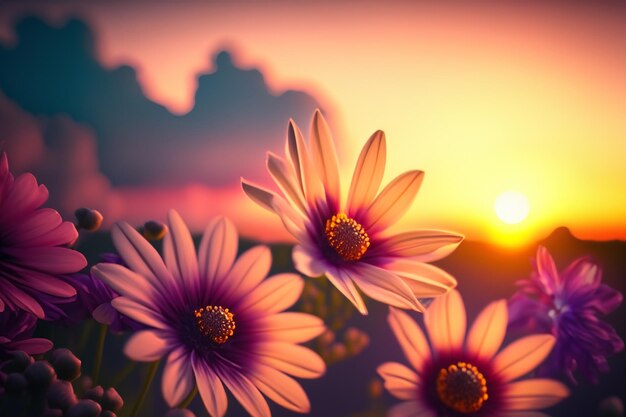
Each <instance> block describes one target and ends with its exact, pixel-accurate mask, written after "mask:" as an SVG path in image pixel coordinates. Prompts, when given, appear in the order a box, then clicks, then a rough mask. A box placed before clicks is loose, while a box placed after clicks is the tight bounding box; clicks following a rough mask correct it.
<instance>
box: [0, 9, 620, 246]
mask: <svg viewBox="0 0 626 417" xmlns="http://www.w3.org/2000/svg"><path fill="white" fill-rule="evenodd" d="M337 3H339V4H337ZM502 3H504V2H500V3H498V4H496V3H487V2H472V3H471V4H468V3H467V2H446V3H445V5H443V4H439V3H438V2H424V3H420V4H419V5H413V4H410V3H409V2H404V3H403V2H398V3H385V6H384V7H383V6H382V3H360V2H356V1H350V2H324V3H322V2H272V3H269V4H268V3H265V2H263V3H256V2H242V3H240V2H216V3H213V2H211V3H199V2H198V3H191V2H190V3H185V2H183V3H180V2H173V3H164V2H163V3H157V4H156V5H154V4H152V3H142V2H139V3H132V4H129V3H127V2H113V3H104V2H102V3H101V2H89V3H82V2H78V3H71V2H68V3H60V4H57V5H54V6H47V5H44V4H41V3H35V4H34V5H32V6H28V5H26V6H18V5H13V6H12V8H11V9H8V8H7V9H5V11H7V13H5V14H4V16H5V17H4V18H2V19H3V20H0V23H4V24H0V27H3V28H5V29H6V27H8V25H7V22H8V21H10V19H11V16H14V15H16V14H19V13H20V12H21V11H24V10H38V11H40V10H42V8H44V9H48V10H47V13H48V14H52V15H53V16H56V17H57V18H58V19H60V20H59V21H61V20H62V19H64V18H65V17H67V16H68V15H71V14H78V15H79V16H81V17H83V18H87V20H88V21H89V22H90V23H91V24H92V25H94V27H95V30H96V32H97V33H98V35H99V45H100V54H101V56H102V59H103V60H104V62H105V63H107V64H108V65H110V66H116V65H119V64H121V63H131V64H132V65H134V66H137V67H138V76H139V78H140V81H141V82H142V84H143V86H144V89H145V91H146V94H147V95H148V96H149V97H151V98H152V99H153V100H155V101H158V102H161V103H163V104H165V105H167V106H168V107H169V108H170V109H171V110H172V111H176V112H179V113H180V112H185V111H187V110H189V109H190V107H191V106H192V105H193V102H192V100H193V92H194V90H195V75H196V74H197V73H199V72H206V71H207V69H209V62H210V59H209V58H210V56H211V55H212V53H213V52H214V51H215V50H216V49H217V48H219V47H222V46H224V45H229V46H230V47H233V48H235V50H236V52H237V53H236V60H237V63H238V64H239V65H243V66H246V67H257V68H260V69H261V70H262V71H263V72H264V74H266V76H267V77H268V81H269V84H270V85H271V87H272V88H273V89H274V90H275V91H282V90H284V89H287V88H300V89H305V90H306V91H309V92H311V93H313V94H315V95H316V97H318V98H319V99H320V101H321V102H322V103H325V105H326V106H327V108H329V109H330V110H331V111H332V112H333V113H334V114H335V115H336V120H339V122H340V125H341V138H338V139H340V140H341V141H343V145H344V146H343V149H344V151H343V152H342V154H341V155H340V161H342V162H343V175H344V178H345V181H344V184H345V187H346V188H347V180H348V179H349V178H350V173H351V170H352V168H353V166H354V162H355V160H356V157H357V154H358V151H359V148H360V146H361V145H362V144H363V143H364V142H365V140H366V139H367V138H368V137H369V135H370V134H371V133H372V132H373V131H374V130H376V129H382V130H384V131H385V132H386V134H387V139H388V158H389V162H388V172H387V177H386V178H387V179H388V180H389V179H391V178H393V176H395V175H397V174H399V173H401V172H403V171H405V170H408V169H415V168H417V169H422V170H424V171H426V177H425V181H424V184H423V186H422V190H421V191H420V193H419V195H418V198H417V200H416V202H415V204H414V206H413V208H412V210H411V212H410V213H409V215H407V217H406V219H404V220H403V225H405V226H413V227H441V228H446V229H452V230H456V231H460V232H463V233H465V234H466V235H467V236H468V238H473V239H485V238H487V239H492V240H497V241H500V242H506V241H525V240H527V239H529V238H530V237H532V238H533V239H534V238H538V237H542V236H545V235H546V234H548V233H549V231H551V230H552V229H553V228H555V227H557V226H560V225H565V226H569V227H570V228H571V229H572V231H573V232H574V233H575V234H576V235H578V236H579V237H582V238H595V239H608V238H621V239H626V117H625V116H624V115H626V99H624V98H625V97H626V77H624V74H626V53H624V51H626V3H624V2H623V1H615V2H611V3H603V4H600V3H599V2H589V3H587V4H586V5H570V4H568V3H567V2H550V3H549V4H545V3H544V2H523V3H522V2H507V3H506V4H502ZM1 35H2V36H3V37H7V36H9V34H8V33H6V31H5V33H1ZM303 128H306V130H308V127H306V126H305V127H303ZM259 157H260V158H263V156H262V155H260V156H259ZM509 189H514V190H518V191H521V192H523V193H524V194H526V195H527V196H528V199H529V201H530V205H531V211H530V215H529V217H528V219H527V220H526V221H524V222H523V223H521V224H519V225H514V226H509V225H506V224H504V223H503V222H501V221H499V220H498V219H497V217H496V216H495V213H494V211H493V201H494V199H495V198H496V196H497V195H498V194H500V193H501V192H502V191H505V190H509ZM242 217H245V214H243V215H242ZM240 222H241V223H242V224H243V223H244V222H243V221H241V220H240ZM276 226H280V225H279V223H278V220H276ZM246 227H247V226H246ZM251 232H252V233H253V234H254V232H253V231H251Z"/></svg>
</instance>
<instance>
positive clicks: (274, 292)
mask: <svg viewBox="0 0 626 417" xmlns="http://www.w3.org/2000/svg"><path fill="white" fill-rule="evenodd" d="M303 288H304V280H303V279H302V278H301V277H300V276H299V275H296V274H287V273H285V274H278V275H274V276H271V277H269V278H268V279H266V280H264V281H263V282H262V283H261V284H260V285H259V286H258V287H257V288H256V289H255V290H254V291H253V292H251V293H250V294H249V295H248V296H247V297H246V299H245V300H244V301H243V302H242V304H241V306H240V307H239V309H238V310H239V311H240V312H243V311H246V310H247V309H249V308H253V309H254V310H255V311H262V312H263V313H264V314H268V313H269V314H273V313H279V312H281V311H283V310H286V309H288V308H289V307H291V306H292V305H294V304H295V303H296V301H298V299H299V298H300V294H302V289H303Z"/></svg>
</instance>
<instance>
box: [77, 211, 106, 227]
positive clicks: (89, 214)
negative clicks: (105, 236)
mask: <svg viewBox="0 0 626 417" xmlns="http://www.w3.org/2000/svg"><path fill="white" fill-rule="evenodd" d="M74 216H76V228H77V229H85V230H87V231H89V232H95V231H96V230H98V229H99V228H100V226H101V225H102V220H103V217H102V214H100V212H99V211H98V210H92V209H88V208H85V207H82V208H79V209H77V210H76V211H75V212H74Z"/></svg>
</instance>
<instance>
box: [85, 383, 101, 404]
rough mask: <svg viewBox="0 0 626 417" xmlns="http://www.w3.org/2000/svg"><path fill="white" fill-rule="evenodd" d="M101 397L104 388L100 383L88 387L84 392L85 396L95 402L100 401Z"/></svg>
mask: <svg viewBox="0 0 626 417" xmlns="http://www.w3.org/2000/svg"><path fill="white" fill-rule="evenodd" d="M102 397H104V388H102V387H101V386H100V385H98V386H96V387H93V388H89V389H88V390H87V391H86V392H85V398H87V399H90V400H94V401H95V402H97V403H99V402H100V401H102Z"/></svg>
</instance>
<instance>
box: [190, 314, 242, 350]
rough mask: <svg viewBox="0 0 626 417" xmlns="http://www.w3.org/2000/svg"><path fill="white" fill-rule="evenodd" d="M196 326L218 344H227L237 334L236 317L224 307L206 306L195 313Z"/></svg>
mask: <svg viewBox="0 0 626 417" xmlns="http://www.w3.org/2000/svg"><path fill="white" fill-rule="evenodd" d="M194 316H195V318H196V326H198V330H200V333H202V334H203V335H204V336H206V337H208V338H209V339H211V341H213V342H214V343H217V344H220V345H221V344H222V343H225V342H226V341H227V340H228V338H229V337H231V336H232V335H233V334H234V333H235V320H234V319H233V317H234V315H233V313H231V312H230V311H229V310H228V309H227V308H223V307H222V306H206V307H201V308H199V309H197V310H195V311H194Z"/></svg>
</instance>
